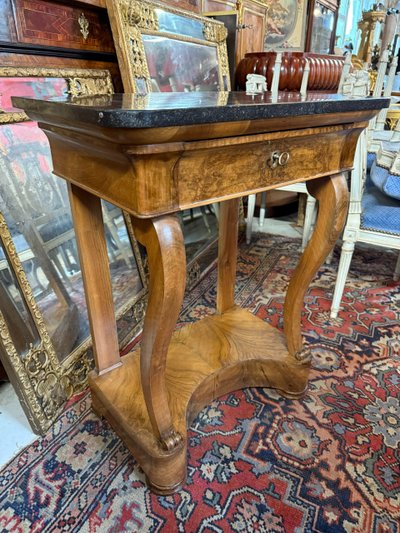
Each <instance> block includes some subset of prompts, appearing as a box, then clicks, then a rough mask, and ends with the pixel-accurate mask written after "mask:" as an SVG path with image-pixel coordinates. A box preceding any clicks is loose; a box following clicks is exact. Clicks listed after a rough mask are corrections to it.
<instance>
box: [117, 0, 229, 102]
mask: <svg viewBox="0 0 400 533" xmlns="http://www.w3.org/2000/svg"><path fill="white" fill-rule="evenodd" d="M156 9H160V10H163V11H166V12H169V13H174V14H177V15H180V16H183V17H187V18H189V19H192V20H197V21H199V22H201V23H202V24H203V39H198V38H194V37H188V36H183V35H176V34H172V33H167V32H162V31H161V30H160V29H159V24H158V19H157V15H156ZM107 10H108V15H109V19H110V24H111V29H112V32H113V36H114V43H115V49H116V51H117V56H118V63H119V67H120V72H121V77H122V82H123V85H124V90H125V92H126V93H137V92H140V90H138V81H139V80H140V81H141V82H142V85H143V86H144V87H145V92H152V85H151V78H150V72H149V68H148V65H147V60H146V53H145V48H144V44H143V39H142V36H143V35H144V34H146V35H157V36H164V37H167V38H170V39H175V40H180V41H186V42H190V43H197V44H202V45H207V46H213V47H215V48H216V50H217V57H218V67H219V68H218V77H219V86H220V88H221V90H229V89H230V82H229V63H228V53H227V48H226V37H227V30H226V28H225V26H224V24H223V23H222V22H218V21H215V20H212V19H209V18H206V17H202V16H200V15H197V14H195V13H191V12H189V11H184V10H180V9H176V8H173V7H171V6H167V5H165V4H161V3H158V2H153V1H144V0H107Z"/></svg>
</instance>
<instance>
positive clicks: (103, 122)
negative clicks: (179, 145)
mask: <svg viewBox="0 0 400 533" xmlns="http://www.w3.org/2000/svg"><path fill="white" fill-rule="evenodd" d="M12 101H13V105H15V107H17V108H20V109H23V110H24V111H25V112H26V113H27V115H28V116H29V117H31V118H32V119H34V120H38V119H42V120H43V117H46V116H47V117H49V118H50V117H52V118H53V120H54V118H55V117H59V118H62V119H65V120H70V121H73V122H76V121H79V122H81V123H82V122H85V123H88V124H93V125H97V126H102V127H106V128H157V127H168V126H185V125H194V124H212V123H217V122H237V121H244V120H259V119H268V118H283V117H290V116H301V115H315V114H326V113H341V112H342V113H346V112H347V113H348V112H357V111H368V110H379V109H382V108H385V107H389V104H390V99H389V98H373V97H367V98H358V97H355V98H354V97H345V96H342V95H338V94H332V93H329V94H328V93H322V92H311V93H308V95H307V97H306V98H302V97H301V96H300V94H299V93H290V92H281V93H279V96H278V99H277V101H276V102H274V101H272V98H271V93H269V92H267V93H264V94H258V95H248V94H246V93H245V92H190V93H150V94H148V95H145V96H143V95H135V94H114V95H104V96H87V97H58V98H46V99H35V98H25V97H13V99H12Z"/></svg>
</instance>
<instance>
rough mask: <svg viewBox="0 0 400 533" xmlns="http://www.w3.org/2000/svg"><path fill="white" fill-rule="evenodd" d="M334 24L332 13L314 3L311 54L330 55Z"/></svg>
mask: <svg viewBox="0 0 400 533" xmlns="http://www.w3.org/2000/svg"><path fill="white" fill-rule="evenodd" d="M334 24H335V14H334V12H333V11H331V10H330V9H328V8H327V7H325V6H323V5H322V4H320V3H319V2H316V3H315V8H314V18H313V31H312V35H311V45H310V50H311V52H315V53H317V54H329V53H330V51H331V40H332V32H333V27H334Z"/></svg>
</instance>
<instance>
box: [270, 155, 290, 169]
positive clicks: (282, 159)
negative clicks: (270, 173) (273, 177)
mask: <svg viewBox="0 0 400 533" xmlns="http://www.w3.org/2000/svg"><path fill="white" fill-rule="evenodd" d="M289 159H290V154H289V152H279V151H275V152H272V154H271V157H270V159H268V161H267V163H268V166H269V167H270V168H276V167H278V166H279V167H284V166H286V165H287V164H288V163H289Z"/></svg>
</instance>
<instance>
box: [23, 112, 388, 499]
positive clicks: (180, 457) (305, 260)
mask: <svg viewBox="0 0 400 533" xmlns="http://www.w3.org/2000/svg"><path fill="white" fill-rule="evenodd" d="M277 105H279V104H277ZM382 105H383V104H382ZM35 106H36V105H35ZM376 106H377V109H371V108H370V109H369V110H364V111H363V110H357V109H360V106H359V107H356V108H355V110H354V112H343V113H330V114H323V113H321V114H313V115H300V116H285V117H283V118H281V119H276V118H267V119H262V120H252V121H250V120H240V119H238V120H237V121H235V122H227V123H210V124H197V125H189V126H184V125H182V126H173V127H172V126H170V127H165V128H159V127H157V128H156V127H154V128H151V127H148V128H138V127H126V125H125V126H122V127H101V126H99V125H98V124H97V123H93V122H92V123H89V122H88V121H85V120H84V119H83V118H81V117H79V116H78V115H77V116H76V118H75V120H68V119H67V118H66V115H63V114H62V113H61V114H60V116H57V113H54V112H53V111H52V110H53V109H54V107H49V108H48V109H47V108H46V104H43V109H44V111H43V113H41V111H40V109H39V107H34V106H33V107H32V109H33V111H32V114H31V116H33V117H34V118H36V119H38V120H39V121H40V122H41V123H40V126H41V128H42V129H43V130H44V131H45V132H46V134H47V136H48V138H49V141H50V145H51V148H52V154H53V162H54V168H55V172H56V174H58V175H59V176H62V177H64V178H66V179H67V180H68V181H69V187H70V198H71V204H72V210H73V216H74V224H75V229H76V233H77V240H78V245H79V250H80V258H81V265H82V274H83V279H84V284H85V290H86V298H87V302H88V311H89V321H90V326H91V332H92V336H93V346H94V353H95V359H96V368H97V371H96V372H94V373H92V375H91V376H90V387H91V390H92V398H93V407H94V409H95V410H96V412H98V413H99V414H100V415H104V416H105V417H106V418H107V419H108V421H109V422H110V424H111V425H112V427H113V428H114V429H115V431H116V432H117V433H118V434H119V435H120V437H121V438H122V439H123V440H124V442H125V444H126V445H127V446H128V448H129V449H130V450H131V452H132V453H133V454H134V456H135V458H136V459H137V460H138V462H139V463H140V465H141V467H142V468H143V470H144V472H145V474H146V476H147V478H148V481H149V484H150V486H151V487H152V488H153V490H155V491H157V492H159V493H163V494H169V493H172V492H174V491H175V490H177V489H179V487H181V486H182V485H183V484H184V482H185V477H186V453H187V426H188V425H189V424H190V423H191V421H192V420H193V418H194V417H195V416H196V414H197V413H198V412H199V410H200V409H201V408H202V407H203V406H204V405H206V404H207V403H208V402H210V401H211V400H212V399H214V398H216V397H218V396H220V395H222V394H225V393H227V392H229V391H233V390H236V389H239V388H243V387H247V386H259V387H272V388H275V389H278V390H280V391H281V392H282V393H283V394H285V395H287V396H289V397H294V398H296V397H298V396H299V395H301V394H302V393H303V392H304V390H305V389H306V387H307V379H308V373H309V368H310V358H311V355H310V351H309V350H308V349H307V348H306V347H304V346H303V340H302V335H301V313H302V309H303V301H304V296H305V294H306V290H307V288H308V286H309V284H310V282H311V280H312V278H313V277H314V275H315V273H316V272H317V270H318V268H319V267H320V266H321V264H322V263H323V262H324V260H325V258H326V256H327V255H328V253H329V252H330V251H331V249H332V248H333V246H334V244H335V241H336V239H337V238H338V236H339V234H340V231H341V229H342V227H343V224H344V220H345V217H346V214H347V205H348V190H347V183H346V176H345V171H346V170H349V169H350V168H351V167H352V165H353V158H354V152H355V149H356V144H357V139H358V137H359V134H360V132H361V131H362V129H363V128H364V127H365V126H366V125H367V121H368V120H369V119H370V118H372V117H373V116H374V115H375V114H376V112H377V110H378V108H379V104H376ZM370 107H373V105H372V106H370ZM46 111H47V112H46ZM274 152H277V153H278V154H279V153H283V152H284V153H285V154H286V156H285V157H284V158H283V159H282V160H281V163H282V164H279V165H276V164H275V165H274V164H271V162H273V153H274ZM297 181H307V187H308V190H309V192H310V194H312V195H313V196H314V197H315V198H316V199H317V200H318V201H319V215H318V219H317V223H316V226H315V230H314V233H313V235H312V238H311V240H310V242H309V244H308V246H307V248H306V250H305V252H304V254H303V255H302V257H301V258H300V261H299V265H298V267H297V268H296V270H295V272H294V273H293V276H292V279H291V282H290V284H289V287H288V292H287V297H286V301H285V307H284V333H281V332H279V331H277V330H276V329H274V328H272V327H271V326H269V325H268V324H266V323H264V322H263V321H262V320H260V319H259V318H257V317H255V316H253V315H251V314H250V313H248V312H246V311H245V310H243V309H239V308H238V307H236V306H235V303H234V286H235V276H236V256H237V236H238V213H239V198H240V197H241V196H243V195H247V194H249V193H253V192H256V191H262V190H268V189H272V188H275V187H278V186H282V185H286V184H289V183H293V182H297ZM100 198H105V199H106V200H109V201H111V202H113V203H115V204H117V205H119V206H120V207H122V208H123V209H124V210H125V211H127V212H128V213H130V214H131V220H132V225H133V227H134V229H135V233H136V237H137V239H138V240H139V242H141V243H142V244H143V245H144V246H145V247H146V249H147V254H148V262H149V272H150V280H149V303H148V307H147V312H146V317H145V322H144V330H143V338H142V343H141V349H140V352H139V351H136V352H134V353H131V354H129V355H127V356H125V357H123V358H122V359H120V357H119V352H118V342H117V336H116V329H115V317H114V312H113V306H112V296H111V284H110V272H109V266H108V261H107V252H106V244H105V238H104V231H103V222H102V218H101V209H100V208H99V206H100ZM215 201H218V202H221V203H220V215H219V252H218V282H217V297H216V313H215V315H214V316H211V317H207V318H205V319H203V320H201V321H199V322H196V323H194V324H190V325H188V326H185V327H183V328H182V329H179V330H178V331H176V332H174V328H175V325H176V322H177V319H178V315H179V311H180V308H181V304H182V301H183V295H184V289H185V277H186V265H185V249H184V242H183V236H182V228H181V226H180V223H179V220H178V217H177V214H176V213H177V212H178V211H180V210H183V209H186V208H189V207H195V206H198V205H203V204H208V203H211V202H215Z"/></svg>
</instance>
